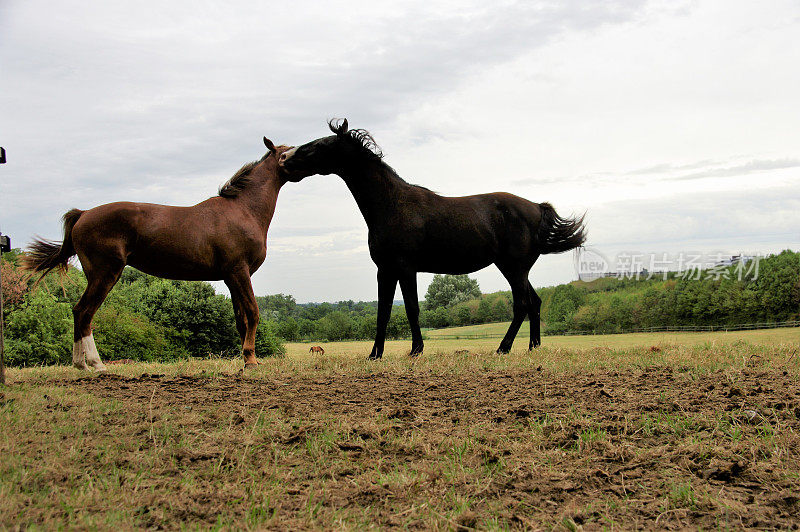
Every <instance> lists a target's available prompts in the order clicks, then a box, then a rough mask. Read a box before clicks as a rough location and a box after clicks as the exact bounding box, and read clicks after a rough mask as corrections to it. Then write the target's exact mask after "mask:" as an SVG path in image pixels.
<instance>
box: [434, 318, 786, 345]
mask: <svg viewBox="0 0 800 532" xmlns="http://www.w3.org/2000/svg"><path fill="white" fill-rule="evenodd" d="M784 327H800V320H791V321H778V322H764V323H740V324H737V325H663V326H658V327H636V328H633V329H625V330H622V331H615V332H599V331H564V332H555V333H552V332H545V336H591V335H598V334H628V333H654V332H717V331H725V332H728V331H752V330H757V329H778V328H784ZM504 336H505V335H504V334H499V333H497V334H495V333H492V334H436V335H429V336H428V339H430V340H482V339H489V338H503V337H504Z"/></svg>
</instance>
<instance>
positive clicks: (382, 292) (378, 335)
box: [369, 268, 397, 360]
mask: <svg viewBox="0 0 800 532" xmlns="http://www.w3.org/2000/svg"><path fill="white" fill-rule="evenodd" d="M396 288H397V276H396V275H395V274H394V273H390V272H388V271H385V270H381V269H380V268H378V326H377V330H376V332H375V344H373V346H372V352H371V353H370V354H369V360H377V359H379V358H381V357H383V345H384V343H385V342H386V325H387V324H388V323H389V317H390V316H391V315H392V302H393V301H394V292H395V289H396Z"/></svg>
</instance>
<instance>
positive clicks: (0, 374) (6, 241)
mask: <svg viewBox="0 0 800 532" xmlns="http://www.w3.org/2000/svg"><path fill="white" fill-rule="evenodd" d="M4 251H11V239H10V238H8V237H7V236H6V235H4V234H2V233H0V262H2V260H3V252H4ZM4 321H5V320H4V319H3V269H2V268H0V384H5V383H6V349H5V342H4V341H3V322H4Z"/></svg>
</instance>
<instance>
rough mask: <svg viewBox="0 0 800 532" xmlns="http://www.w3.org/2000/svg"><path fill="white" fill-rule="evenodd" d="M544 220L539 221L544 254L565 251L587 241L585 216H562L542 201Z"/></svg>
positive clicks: (540, 240)
mask: <svg viewBox="0 0 800 532" xmlns="http://www.w3.org/2000/svg"><path fill="white" fill-rule="evenodd" d="M539 208H540V209H541V210H542V221H541V222H540V223H539V245H540V249H541V253H542V254H547V253H563V252H565V251H569V250H571V249H574V248H576V247H578V246H580V245H582V244H583V243H584V242H585V241H586V227H585V226H584V225H583V218H584V216H585V215H583V216H581V217H580V218H562V217H561V216H559V215H558V213H556V210H555V209H554V208H553V206H552V205H550V204H549V203H540V204H539Z"/></svg>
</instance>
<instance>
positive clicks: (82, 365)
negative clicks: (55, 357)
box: [72, 362, 89, 371]
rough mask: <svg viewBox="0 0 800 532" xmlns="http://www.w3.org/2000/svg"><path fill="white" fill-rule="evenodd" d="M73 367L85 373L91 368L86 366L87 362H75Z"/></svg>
mask: <svg viewBox="0 0 800 532" xmlns="http://www.w3.org/2000/svg"><path fill="white" fill-rule="evenodd" d="M72 366H73V367H75V368H78V369H80V370H83V371H86V370H87V369H89V367H88V366H87V365H86V362H73V363H72Z"/></svg>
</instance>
